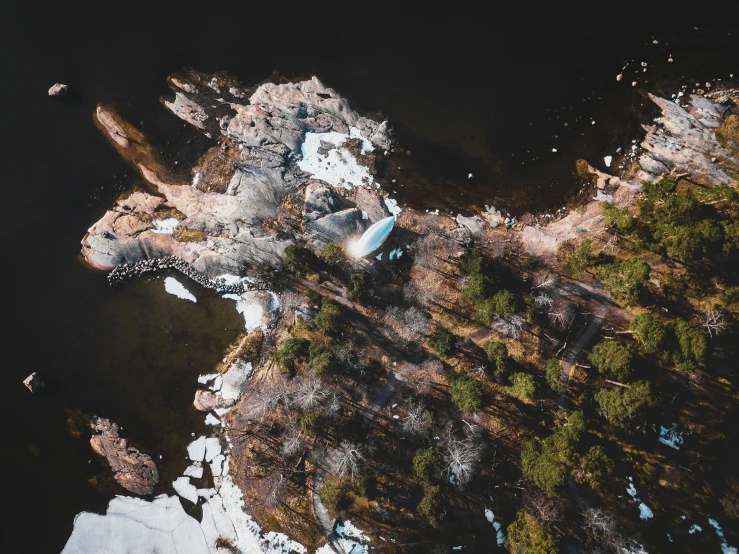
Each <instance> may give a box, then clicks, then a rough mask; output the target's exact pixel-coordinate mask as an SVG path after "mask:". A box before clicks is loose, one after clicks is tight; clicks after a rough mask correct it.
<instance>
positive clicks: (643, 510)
mask: <svg viewBox="0 0 739 554" xmlns="http://www.w3.org/2000/svg"><path fill="white" fill-rule="evenodd" d="M626 492H627V493H629V496H630V497H631V498H633V499H634V502H638V503H639V517H640V518H641V519H652V518H653V517H654V512H652V510H651V509H650V508H649V506H647V505H646V504H645V503H644V502H642V501H641V500H639V499H638V498H637V497H636V487H635V486H634V479H633V478H632V477H629V486H628V487H626Z"/></svg>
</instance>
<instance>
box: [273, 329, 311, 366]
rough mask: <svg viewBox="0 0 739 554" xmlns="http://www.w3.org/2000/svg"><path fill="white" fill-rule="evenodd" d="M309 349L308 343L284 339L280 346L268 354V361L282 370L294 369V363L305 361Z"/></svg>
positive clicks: (299, 339) (298, 339)
mask: <svg viewBox="0 0 739 554" xmlns="http://www.w3.org/2000/svg"><path fill="white" fill-rule="evenodd" d="M309 349H310V341H309V340H307V339H301V338H297V337H290V338H289V339H285V341H284V342H283V343H282V346H281V347H280V348H279V349H278V350H275V351H274V352H272V353H271V354H270V359H271V360H272V361H273V362H274V363H275V364H277V365H278V366H279V367H281V368H282V369H284V370H288V371H292V370H294V369H295V362H297V361H299V360H303V359H305V357H306V356H307V355H308V351H309Z"/></svg>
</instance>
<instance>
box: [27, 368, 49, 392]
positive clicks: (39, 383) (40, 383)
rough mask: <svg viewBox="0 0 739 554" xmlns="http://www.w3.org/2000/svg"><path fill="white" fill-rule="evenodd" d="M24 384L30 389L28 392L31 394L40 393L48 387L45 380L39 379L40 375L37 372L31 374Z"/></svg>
mask: <svg viewBox="0 0 739 554" xmlns="http://www.w3.org/2000/svg"><path fill="white" fill-rule="evenodd" d="M23 384H24V385H26V386H27V387H28V390H30V391H31V392H38V391H40V390H41V389H43V388H44V387H45V386H46V383H44V380H43V379H41V377H39V374H38V373H36V372H35V371H34V372H33V373H31V374H30V375H29V376H28V377H26V378H25V379H23Z"/></svg>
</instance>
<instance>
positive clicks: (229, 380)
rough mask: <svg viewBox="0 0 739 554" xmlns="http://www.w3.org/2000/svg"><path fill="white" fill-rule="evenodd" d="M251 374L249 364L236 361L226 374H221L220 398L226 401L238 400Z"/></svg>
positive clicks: (240, 360)
mask: <svg viewBox="0 0 739 554" xmlns="http://www.w3.org/2000/svg"><path fill="white" fill-rule="evenodd" d="M251 372H252V365H251V362H247V361H245V360H243V359H238V360H236V361H235V362H234V363H232V364H231V365H230V366H229V368H228V370H227V371H226V373H224V374H223V384H222V385H221V396H222V397H223V398H225V399H226V400H238V399H239V397H240V396H241V392H242V391H243V390H244V384H245V383H246V380H247V379H248V378H249V375H250V374H251Z"/></svg>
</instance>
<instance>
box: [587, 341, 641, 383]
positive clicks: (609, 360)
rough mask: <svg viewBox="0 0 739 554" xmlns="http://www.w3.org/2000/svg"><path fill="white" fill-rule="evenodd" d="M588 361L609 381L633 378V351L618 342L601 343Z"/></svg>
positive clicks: (594, 349)
mask: <svg viewBox="0 0 739 554" xmlns="http://www.w3.org/2000/svg"><path fill="white" fill-rule="evenodd" d="M588 359H589V360H590V363H592V364H593V366H595V369H597V370H598V373H600V374H601V375H605V376H606V377H607V378H609V379H614V380H616V381H625V380H626V379H628V378H629V377H630V376H631V371H632V370H631V351H630V350H629V349H628V348H627V347H626V346H624V345H623V344H621V343H620V342H618V341H615V340H602V341H600V342H599V343H598V344H596V345H595V346H594V347H593V351H592V352H591V354H590V356H588Z"/></svg>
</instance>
